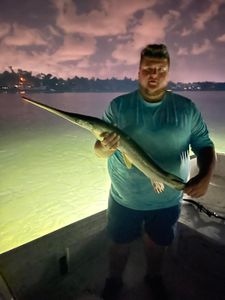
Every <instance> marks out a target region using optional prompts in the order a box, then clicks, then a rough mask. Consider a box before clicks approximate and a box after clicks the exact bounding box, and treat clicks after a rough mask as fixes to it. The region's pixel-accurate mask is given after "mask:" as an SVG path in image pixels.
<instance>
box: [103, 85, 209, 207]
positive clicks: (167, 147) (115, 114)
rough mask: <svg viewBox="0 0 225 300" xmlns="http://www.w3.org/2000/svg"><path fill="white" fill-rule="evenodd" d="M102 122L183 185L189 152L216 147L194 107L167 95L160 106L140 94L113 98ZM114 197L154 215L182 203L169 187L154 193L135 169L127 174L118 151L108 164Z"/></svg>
mask: <svg viewBox="0 0 225 300" xmlns="http://www.w3.org/2000/svg"><path fill="white" fill-rule="evenodd" d="M103 119H104V120H105V121H106V122H108V123H111V124H113V125H114V126H116V127H118V128H119V129H121V130H122V131H123V132H125V133H126V134H127V135H129V136H130V137H131V138H132V139H133V140H135V141H136V142H137V143H138V144H139V146H141V148H142V149H143V150H144V151H145V152H146V153H147V154H148V155H149V156H150V157H151V158H152V159H153V160H154V161H155V162H156V163H157V164H158V165H159V166H160V167H161V168H163V169H164V170H165V171H167V172H169V173H172V174H174V175H177V176H178V177H180V178H182V179H183V180H184V181H185V182H186V181H187V179H188V175H189V147H190V146H191V149H192V151H193V152H194V153H196V154H198V151H199V150H200V149H201V148H202V147H207V146H213V143H212V141H211V140H210V138H209V135H208V130H207V126H206V124H205V123H204V121H203V119H202V117H201V114H200V112H199V111H198V110H197V108H196V106H195V104H194V103H193V102H192V101H191V100H189V99H187V98H185V97H183V96H181V95H178V94H174V93H172V92H166V93H165V95H164V97H163V99H162V101H160V102H157V103H149V102H147V101H145V100H144V99H143V97H142V96H141V95H140V93H139V91H138V90H136V91H134V92H132V93H129V94H125V95H122V96H119V97H117V98H115V99H114V100H113V101H112V102H111V103H110V105H109V106H108V108H107V109H106V111H105V113H104V115H103ZM108 171H109V175H110V178H111V189H110V193H111V196H112V197H113V199H114V200H115V201H117V202H118V203H120V204H121V205H123V206H126V207H129V208H131V209H137V210H153V209H160V208H166V207H171V206H174V205H176V204H178V203H179V202H180V200H181V198H182V195H183V194H182V192H181V191H177V190H175V189H173V188H170V187H168V186H166V185H165V190H164V192H162V193H160V194H158V193H156V192H155V191H154V189H153V187H152V185H151V182H150V179H149V178H147V177H146V176H145V175H144V174H143V173H142V172H141V171H139V169H137V168H136V167H135V166H133V167H132V168H131V169H128V168H127V166H126V165H125V163H124V159H123V156H122V154H121V153H120V151H119V150H117V151H116V152H115V153H114V154H113V155H111V156H110V157H109V159H108Z"/></svg>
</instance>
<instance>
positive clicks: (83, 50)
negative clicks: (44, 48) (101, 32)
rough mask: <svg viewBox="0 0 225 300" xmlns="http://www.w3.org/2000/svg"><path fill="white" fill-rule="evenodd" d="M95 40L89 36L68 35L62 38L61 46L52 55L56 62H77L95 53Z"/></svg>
mask: <svg viewBox="0 0 225 300" xmlns="http://www.w3.org/2000/svg"><path fill="white" fill-rule="evenodd" d="M95 50H96V40H95V39H94V38H92V37H90V36H84V35H83V36H82V37H81V36H74V35H72V34H68V35H66V36H65V37H64V42H63V44H62V45H61V46H60V47H59V48H58V49H57V51H56V52H55V53H54V56H56V57H57V60H58V62H62V61H69V60H79V59H81V58H83V57H85V56H90V55H92V54H94V53H95Z"/></svg>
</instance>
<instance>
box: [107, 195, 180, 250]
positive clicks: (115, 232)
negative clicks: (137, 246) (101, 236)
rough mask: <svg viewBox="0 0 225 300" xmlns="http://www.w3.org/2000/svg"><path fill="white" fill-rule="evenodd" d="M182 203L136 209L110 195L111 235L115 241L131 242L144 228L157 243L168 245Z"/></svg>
mask: <svg viewBox="0 0 225 300" xmlns="http://www.w3.org/2000/svg"><path fill="white" fill-rule="evenodd" d="M179 215H180V205H176V206H172V207H169V208H163V209H157V210H147V211H145V210H134V209H130V208H127V207H125V206H122V205H120V204H119V203H117V202H116V201H115V200H113V199H112V197H111V196H110V197H109V205H108V225H107V230H108V234H109V237H110V238H111V239H112V240H113V241H114V242H115V243H121V244H122V243H130V242H132V241H133V240H135V239H137V238H138V237H140V235H141V234H142V230H143V229H144V231H145V232H146V233H147V234H148V235H149V237H150V239H151V240H152V241H154V242H155V243H156V244H157V245H161V246H168V245H170V244H171V243H172V241H173V239H174V236H175V227H176V223H177V220H178V218H179Z"/></svg>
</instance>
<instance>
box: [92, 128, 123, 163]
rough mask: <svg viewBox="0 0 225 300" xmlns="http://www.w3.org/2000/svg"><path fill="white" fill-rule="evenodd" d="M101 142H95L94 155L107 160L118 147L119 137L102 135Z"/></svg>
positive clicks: (112, 134)
mask: <svg viewBox="0 0 225 300" xmlns="http://www.w3.org/2000/svg"><path fill="white" fill-rule="evenodd" d="M101 136H102V138H103V139H102V141H99V140H98V141H96V143H95V146H94V150H95V154H96V155H97V156H98V157H101V158H107V157H109V156H111V155H112V154H113V153H114V152H115V151H116V149H117V147H118V146H119V139H120V137H119V135H117V134H116V133H113V132H111V133H108V132H104V133H102V135H101Z"/></svg>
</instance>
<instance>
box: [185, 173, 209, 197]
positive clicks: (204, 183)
mask: <svg viewBox="0 0 225 300" xmlns="http://www.w3.org/2000/svg"><path fill="white" fill-rule="evenodd" d="M209 182H210V177H209V176H206V177H202V176H200V175H197V176H195V177H193V178H191V179H190V180H189V181H188V182H187V183H186V185H185V188H184V193H186V194H187V195H188V196H191V197H194V198H199V197H201V196H203V195H205V193H206V192H207V189H208V186H209Z"/></svg>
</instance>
